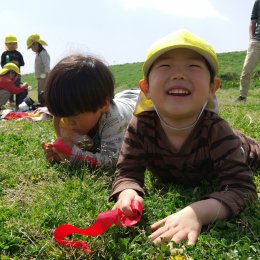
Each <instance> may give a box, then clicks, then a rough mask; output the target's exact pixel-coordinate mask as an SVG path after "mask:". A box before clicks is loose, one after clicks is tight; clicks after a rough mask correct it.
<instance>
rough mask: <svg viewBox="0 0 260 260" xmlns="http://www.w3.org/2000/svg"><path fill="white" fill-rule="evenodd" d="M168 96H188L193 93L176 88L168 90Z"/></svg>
mask: <svg viewBox="0 0 260 260" xmlns="http://www.w3.org/2000/svg"><path fill="white" fill-rule="evenodd" d="M167 94H168V95H171V96H188V95H190V94H191V92H190V91H189V90H187V89H183V88H176V89H170V90H168V91H167Z"/></svg>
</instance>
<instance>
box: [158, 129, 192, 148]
mask: <svg viewBox="0 0 260 260" xmlns="http://www.w3.org/2000/svg"><path fill="white" fill-rule="evenodd" d="M162 128H163V130H164V132H165V134H166V136H167V138H168V140H169V142H170V143H171V145H172V147H173V149H174V150H175V151H176V152H178V151H180V149H181V148H182V146H183V145H184V143H185V141H186V140H187V138H188V136H189V135H190V133H191V132H192V130H193V128H194V127H192V128H189V129H184V130H182V131H180V130H177V131H176V130H174V129H171V128H169V127H167V126H165V125H163V124H162Z"/></svg>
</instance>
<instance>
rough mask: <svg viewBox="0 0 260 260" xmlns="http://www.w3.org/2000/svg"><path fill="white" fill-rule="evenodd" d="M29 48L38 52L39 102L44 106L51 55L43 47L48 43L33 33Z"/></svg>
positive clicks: (36, 61)
mask: <svg viewBox="0 0 260 260" xmlns="http://www.w3.org/2000/svg"><path fill="white" fill-rule="evenodd" d="M26 43H27V48H28V49H32V51H33V52H35V53H36V57H35V62H34V72H35V77H36V79H37V81H38V102H39V103H40V104H41V105H42V106H44V105H45V101H44V89H45V82H46V79H47V76H48V74H49V72H50V55H49V53H48V52H47V50H46V49H45V48H44V47H43V46H46V45H48V44H47V43H46V42H45V41H44V40H42V39H41V38H40V35H39V34H32V35H30V36H29V37H28V38H27V42H26Z"/></svg>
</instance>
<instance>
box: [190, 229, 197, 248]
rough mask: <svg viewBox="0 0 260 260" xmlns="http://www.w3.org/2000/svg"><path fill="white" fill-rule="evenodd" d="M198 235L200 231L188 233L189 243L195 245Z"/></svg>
mask: <svg viewBox="0 0 260 260" xmlns="http://www.w3.org/2000/svg"><path fill="white" fill-rule="evenodd" d="M198 237H199V233H198V232H195V231H193V232H190V233H189V234H188V245H195V244H196V241H197V239H198Z"/></svg>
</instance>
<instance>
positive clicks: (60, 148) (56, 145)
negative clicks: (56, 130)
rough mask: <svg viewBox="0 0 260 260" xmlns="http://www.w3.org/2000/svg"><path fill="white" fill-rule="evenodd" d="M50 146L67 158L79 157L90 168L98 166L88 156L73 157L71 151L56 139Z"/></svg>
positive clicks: (95, 161)
mask: <svg viewBox="0 0 260 260" xmlns="http://www.w3.org/2000/svg"><path fill="white" fill-rule="evenodd" d="M52 146H53V147H54V148H56V149H57V150H58V151H60V152H62V153H64V154H66V155H68V156H75V157H80V158H81V159H83V160H85V161H86V162H88V163H89V164H90V165H91V166H94V167H96V166H97V165H98V162H97V160H96V159H94V158H92V157H90V156H85V155H74V154H72V153H71V150H70V149H69V148H68V146H67V145H66V144H65V143H64V142H63V141H62V140H61V139H57V140H56V141H55V142H54V143H53V144H52Z"/></svg>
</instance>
